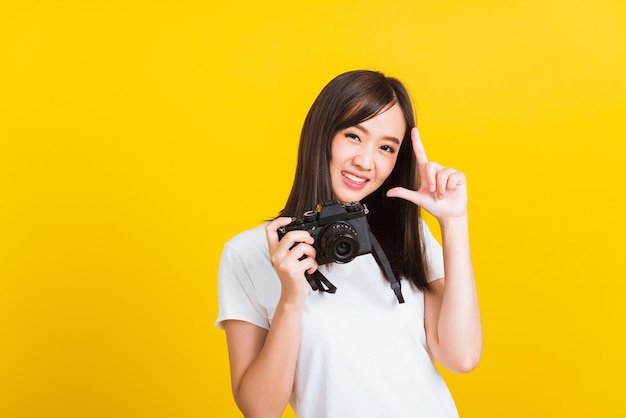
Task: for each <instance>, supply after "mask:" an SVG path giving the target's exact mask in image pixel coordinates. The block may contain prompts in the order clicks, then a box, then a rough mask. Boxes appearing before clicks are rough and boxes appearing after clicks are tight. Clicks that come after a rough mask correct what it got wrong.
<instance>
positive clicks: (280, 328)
mask: <svg viewBox="0 0 626 418" xmlns="http://www.w3.org/2000/svg"><path fill="white" fill-rule="evenodd" d="M302 305H303V304H302V303H288V302H283V301H281V302H279V303H278V305H277V307H276V311H275V313H274V318H273V320H272V324H271V326H270V329H269V331H268V333H267V337H266V339H265V343H264V344H263V348H262V349H261V351H260V352H259V355H258V357H257V358H256V359H255V360H254V362H253V363H252V364H250V367H249V368H248V369H247V370H246V372H245V373H244V375H243V376H242V378H241V381H240V384H239V387H238V388H233V389H234V395H235V401H236V402H237V405H238V406H239V409H240V410H241V411H242V412H243V414H244V416H245V417H246V418H256V417H260V418H271V417H277V418H278V417H280V416H281V415H282V413H283V411H284V410H285V407H286V406H287V403H288V402H289V398H290V396H291V392H292V389H293V382H294V376H295V370H296V363H297V359H298V352H299V348H300V335H301V324H302V309H303V306H302Z"/></svg>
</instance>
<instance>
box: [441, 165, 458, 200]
mask: <svg viewBox="0 0 626 418" xmlns="http://www.w3.org/2000/svg"><path fill="white" fill-rule="evenodd" d="M454 173H456V170H455V169H453V168H450V167H446V168H443V169H441V170H439V171H438V172H437V199H443V198H444V197H445V196H446V190H447V189H448V181H449V179H450V176H451V175H452V174H454Z"/></svg>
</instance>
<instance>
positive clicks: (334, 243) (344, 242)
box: [319, 222, 359, 263]
mask: <svg viewBox="0 0 626 418" xmlns="http://www.w3.org/2000/svg"><path fill="white" fill-rule="evenodd" d="M319 246H320V250H321V251H322V252H323V253H324V255H326V256H327V257H328V258H330V259H331V260H333V261H335V262H337V263H347V262H349V261H352V260H353V259H354V258H355V257H356V256H357V255H359V240H358V239H357V233H356V231H355V230H354V228H352V226H350V225H349V224H347V223H344V222H337V223H333V224H330V225H328V226H327V227H326V228H325V229H324V231H322V232H321V233H320V236H319Z"/></svg>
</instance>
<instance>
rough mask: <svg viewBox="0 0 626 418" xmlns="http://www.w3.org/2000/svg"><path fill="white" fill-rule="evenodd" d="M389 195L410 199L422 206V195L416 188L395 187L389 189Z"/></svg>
mask: <svg viewBox="0 0 626 418" xmlns="http://www.w3.org/2000/svg"><path fill="white" fill-rule="evenodd" d="M387 197H398V198H400V199H404V200H408V201H409V202H412V203H415V204H416V205H418V206H420V202H421V199H420V195H419V193H418V192H416V191H414V190H409V189H405V188H404V187H394V188H392V189H389V190H388V191H387Z"/></svg>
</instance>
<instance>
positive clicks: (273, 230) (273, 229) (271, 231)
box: [265, 216, 293, 249]
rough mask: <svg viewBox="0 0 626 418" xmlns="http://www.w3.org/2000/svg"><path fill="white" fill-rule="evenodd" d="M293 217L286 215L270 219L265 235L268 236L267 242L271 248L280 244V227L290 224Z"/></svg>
mask: <svg viewBox="0 0 626 418" xmlns="http://www.w3.org/2000/svg"><path fill="white" fill-rule="evenodd" d="M292 220H293V219H292V218H288V217H286V216H282V217H279V218H276V219H274V220H272V221H270V222H269V223H268V224H267V225H266V226H265V237H266V238H267V244H268V246H269V248H270V249H271V248H274V247H276V245H277V244H278V241H279V240H278V232H277V231H278V228H281V227H283V226H286V225H289V224H290V223H291V221H292Z"/></svg>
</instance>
